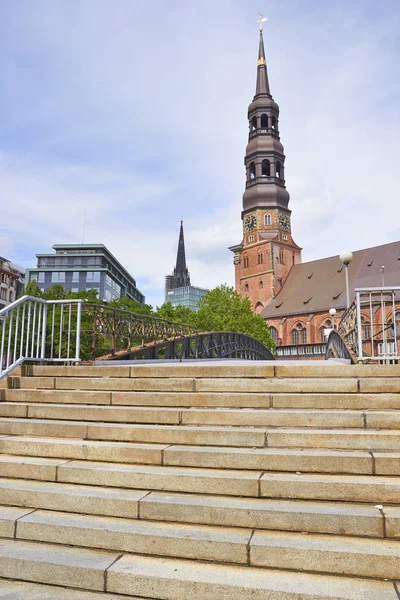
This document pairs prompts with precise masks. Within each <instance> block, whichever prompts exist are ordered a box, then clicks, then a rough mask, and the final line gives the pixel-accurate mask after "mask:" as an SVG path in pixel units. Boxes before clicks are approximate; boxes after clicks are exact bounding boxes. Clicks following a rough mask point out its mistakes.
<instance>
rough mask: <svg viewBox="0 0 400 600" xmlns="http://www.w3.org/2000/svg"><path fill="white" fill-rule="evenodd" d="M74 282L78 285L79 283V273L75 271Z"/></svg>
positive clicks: (73, 274)
mask: <svg viewBox="0 0 400 600" xmlns="http://www.w3.org/2000/svg"><path fill="white" fill-rule="evenodd" d="M72 282H73V283H78V282H79V271H74V272H73V273H72Z"/></svg>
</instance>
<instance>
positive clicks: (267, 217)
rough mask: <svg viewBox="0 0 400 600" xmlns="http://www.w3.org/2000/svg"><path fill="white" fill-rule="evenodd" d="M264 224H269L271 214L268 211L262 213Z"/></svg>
mask: <svg viewBox="0 0 400 600" xmlns="http://www.w3.org/2000/svg"><path fill="white" fill-rule="evenodd" d="M264 225H271V215H270V214H269V213H265V215H264Z"/></svg>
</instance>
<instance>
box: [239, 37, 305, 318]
mask: <svg viewBox="0 0 400 600" xmlns="http://www.w3.org/2000/svg"><path fill="white" fill-rule="evenodd" d="M248 121H249V139H248V144H247V148H246V156H245V161H244V162H245V166H246V190H245V192H244V194H243V211H242V221H243V239H242V241H241V243H240V244H237V245H236V246H231V247H230V248H229V249H230V250H231V251H232V252H233V253H234V264H235V287H236V291H237V292H238V293H240V294H241V295H242V296H248V298H249V299H250V300H251V303H252V305H253V309H254V310H255V312H257V313H261V311H262V310H263V309H264V308H265V306H267V304H268V302H269V301H270V300H271V298H273V297H274V296H275V295H276V294H277V293H278V292H279V290H280V289H281V288H282V286H283V284H284V282H285V280H286V278H287V276H288V273H289V271H290V269H291V268H292V266H293V265H295V264H298V263H300V262H301V248H300V247H299V246H298V245H297V244H296V243H295V242H294V240H293V237H292V228H291V220H290V216H291V211H290V210H289V193H288V191H287V189H286V186H285V154H284V149H283V145H282V143H281V141H280V136H279V106H278V104H277V103H276V102H275V101H274V99H273V97H272V95H271V92H270V87H269V81H268V72H267V62H266V59H265V50H264V41H263V33H262V29H260V45H259V53H258V63H257V84H256V94H255V96H254V98H253V101H252V102H251V104H250V106H249V109H248Z"/></svg>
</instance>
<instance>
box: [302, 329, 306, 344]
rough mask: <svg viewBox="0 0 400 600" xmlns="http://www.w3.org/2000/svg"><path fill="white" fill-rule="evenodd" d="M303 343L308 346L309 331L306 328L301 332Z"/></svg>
mask: <svg viewBox="0 0 400 600" xmlns="http://www.w3.org/2000/svg"><path fill="white" fill-rule="evenodd" d="M301 343H302V344H307V329H306V328H305V327H304V329H302V330H301Z"/></svg>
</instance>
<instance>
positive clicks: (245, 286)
mask: <svg viewBox="0 0 400 600" xmlns="http://www.w3.org/2000/svg"><path fill="white" fill-rule="evenodd" d="M244 291H245V292H246V294H247V292H248V291H249V284H248V283H247V281H246V283H245V284H244Z"/></svg>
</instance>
